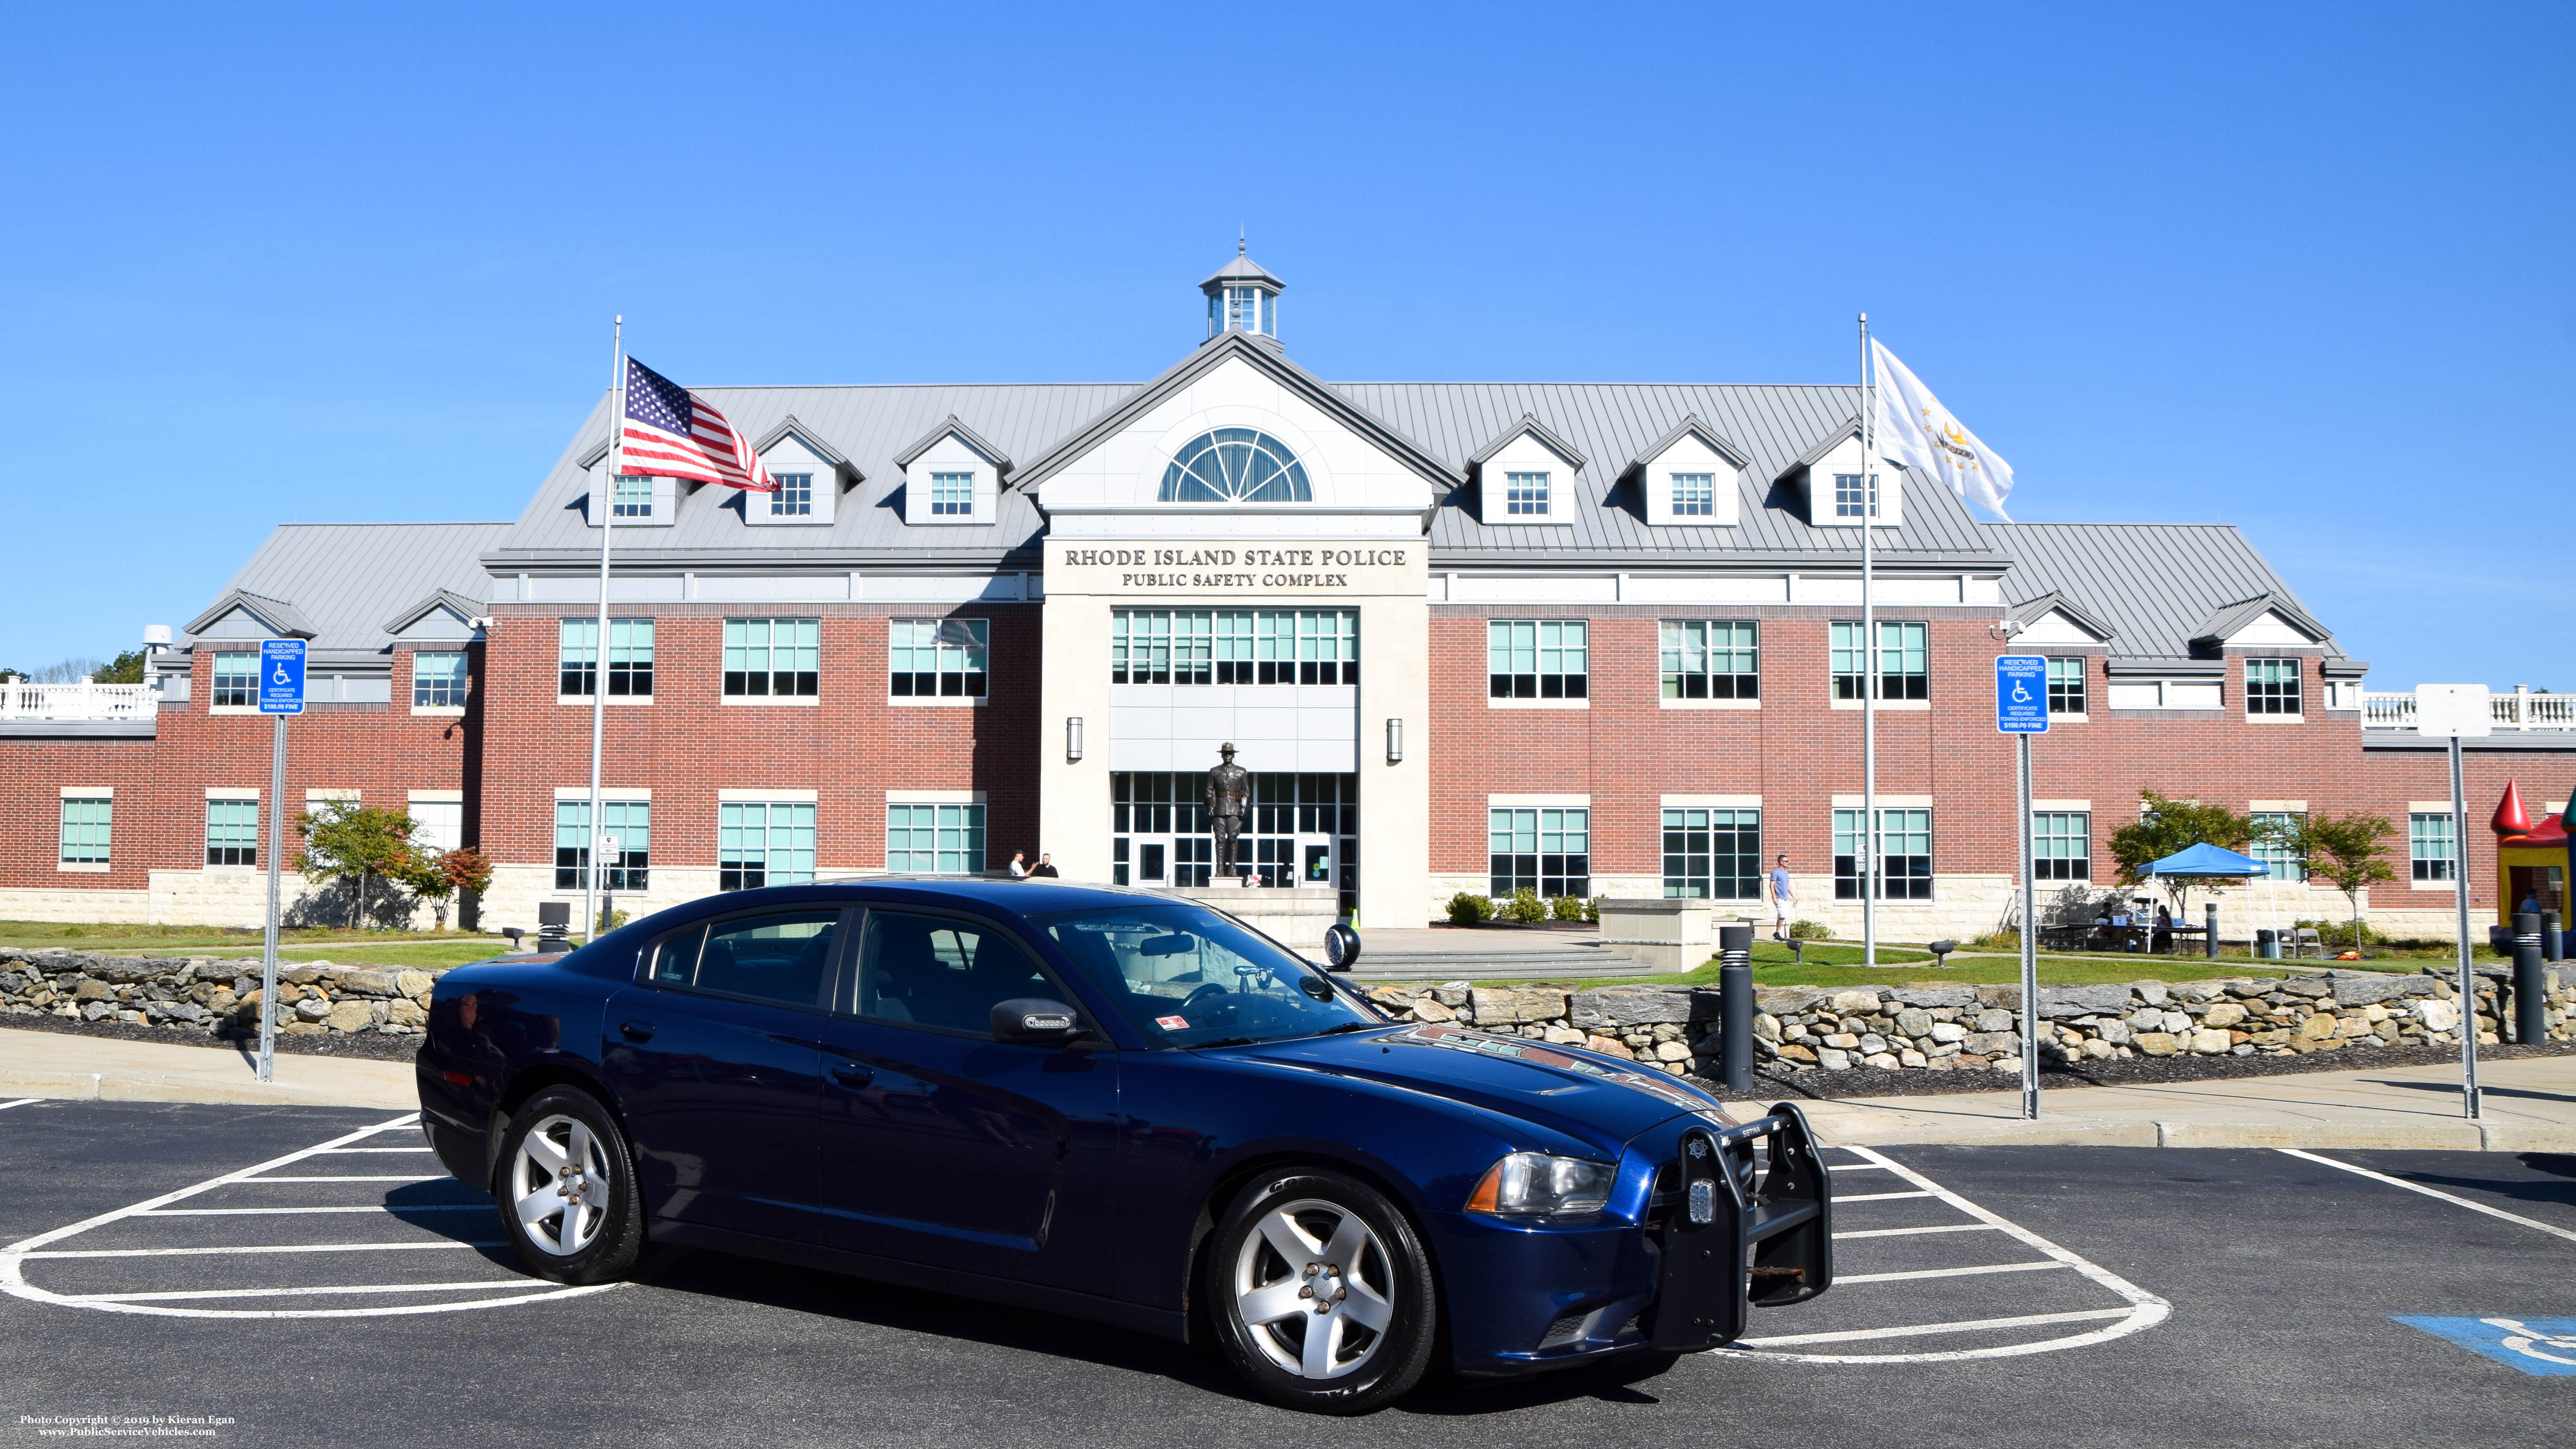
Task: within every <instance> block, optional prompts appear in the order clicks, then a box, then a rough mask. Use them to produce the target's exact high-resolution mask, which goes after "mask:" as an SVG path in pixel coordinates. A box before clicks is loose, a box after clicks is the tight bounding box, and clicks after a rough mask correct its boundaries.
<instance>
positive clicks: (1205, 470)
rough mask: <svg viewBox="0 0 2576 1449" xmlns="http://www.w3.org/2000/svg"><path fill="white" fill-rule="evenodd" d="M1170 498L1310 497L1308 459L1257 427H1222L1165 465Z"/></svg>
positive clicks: (1164, 496) (1162, 496)
mask: <svg viewBox="0 0 2576 1449" xmlns="http://www.w3.org/2000/svg"><path fill="white" fill-rule="evenodd" d="M1156 497H1157V499H1158V500H1159V501H1161V502H1164V503H1307V502H1311V501H1313V494H1312V492H1311V490H1310V489H1309V488H1308V486H1307V483H1306V465H1305V464H1303V463H1300V462H1298V461H1297V455H1296V454H1295V453H1293V452H1291V451H1289V448H1288V445H1287V444H1286V443H1283V442H1281V441H1279V440H1278V439H1277V438H1274V437H1272V436H1270V435H1269V434H1268V433H1265V432H1261V431H1259V430H1257V429H1253V428H1218V429H1216V430H1215V431H1213V432H1206V433H1201V434H1199V435H1198V436H1197V437H1195V438H1192V439H1190V440H1189V441H1188V442H1186V443H1184V444H1182V445H1181V450H1180V451H1179V452H1177V453H1175V454H1173V455H1172V461H1171V463H1170V465H1169V466H1167V467H1165V468H1164V469H1163V486H1162V488H1161V490H1160V491H1159V492H1158V493H1157V494H1156Z"/></svg>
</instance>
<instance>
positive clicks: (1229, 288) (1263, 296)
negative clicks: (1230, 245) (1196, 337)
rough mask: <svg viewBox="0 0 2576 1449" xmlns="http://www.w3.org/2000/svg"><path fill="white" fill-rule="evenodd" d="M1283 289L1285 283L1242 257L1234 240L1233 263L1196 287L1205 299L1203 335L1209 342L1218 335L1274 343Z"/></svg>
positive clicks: (1241, 248)
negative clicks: (1244, 334) (1238, 334)
mask: <svg viewBox="0 0 2576 1449" xmlns="http://www.w3.org/2000/svg"><path fill="white" fill-rule="evenodd" d="M1287 287H1288V284H1287V283H1285V282H1283V281H1281V280H1279V279H1278V278H1277V277H1274V276H1272V275H1270V274H1269V273H1268V272H1265V271H1263V270H1262V269H1261V265H1260V264H1259V263H1258V262H1255V261H1254V260H1252V258H1250V257H1247V256H1245V255H1244V254H1243V242H1242V240H1241V239H1240V238H1237V239H1236V241H1235V244H1234V260H1233V261H1230V262H1228V263H1226V264H1225V265H1224V266H1222V267H1220V268H1218V269H1217V272H1216V275H1214V276H1212V277H1210V278H1208V279H1207V280H1206V281H1204V282H1201V283H1199V290H1200V291H1202V292H1205V293H1207V299H1208V314H1207V316H1208V330H1207V335H1208V336H1209V337H1211V338H1213V337H1215V336H1216V335H1217V334H1218V333H1220V332H1249V333H1251V334H1252V335H1254V336H1255V337H1267V338H1269V339H1270V340H1272V341H1273V342H1276V341H1278V340H1279V294H1280V293H1281V292H1283V291H1285V290H1287Z"/></svg>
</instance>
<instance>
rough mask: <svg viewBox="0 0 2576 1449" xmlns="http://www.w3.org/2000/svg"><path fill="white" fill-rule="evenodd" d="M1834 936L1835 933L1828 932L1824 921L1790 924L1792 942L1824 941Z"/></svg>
mask: <svg viewBox="0 0 2576 1449" xmlns="http://www.w3.org/2000/svg"><path fill="white" fill-rule="evenodd" d="M1832 935H1833V932H1831V931H1828V930H1826V929H1825V923H1824V922H1822V921H1791V922H1790V923H1789V939H1790V940H1792V941H1822V940H1825V939H1827V938H1828V937H1830V936H1832Z"/></svg>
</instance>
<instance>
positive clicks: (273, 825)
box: [259, 714, 286, 1082]
mask: <svg viewBox="0 0 2576 1449" xmlns="http://www.w3.org/2000/svg"><path fill="white" fill-rule="evenodd" d="M285 854H286V716H284V715H282V714H279V715H271V716H269V730H268V934H267V938H266V944H265V945H264V946H263V947H262V948H261V950H260V954H259V1079H260V1080H261V1081H263V1082H273V1081H276V1080H277V873H278V870H279V861H280V857H282V856H284V855H285Z"/></svg>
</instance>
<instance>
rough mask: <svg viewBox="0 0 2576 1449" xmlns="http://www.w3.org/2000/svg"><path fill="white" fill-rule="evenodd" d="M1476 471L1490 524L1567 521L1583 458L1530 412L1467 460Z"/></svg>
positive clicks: (1477, 481) (1486, 520) (1571, 512)
mask: <svg viewBox="0 0 2576 1449" xmlns="http://www.w3.org/2000/svg"><path fill="white" fill-rule="evenodd" d="M1467 462H1468V465H1469V466H1470V467H1472V468H1474V469H1475V470H1476V487H1477V488H1478V490H1479V491H1480V492H1481V493H1482V494H1483V496H1484V507H1483V510H1482V512H1483V516H1484V520H1485V522H1486V523H1488V524H1511V523H1568V522H1571V521H1573V518H1574V489H1575V487H1576V482H1575V480H1576V478H1577V476H1578V475H1580V474H1581V473H1582V472H1583V469H1584V466H1585V459H1584V456H1583V455H1582V454H1581V453H1578V452H1576V451H1574V447H1573V445H1572V444H1570V443H1568V442H1566V441H1565V440H1564V439H1563V438H1560V437H1558V436H1557V435H1556V434H1554V433H1552V432H1550V431H1548V429H1547V427H1546V425H1545V424H1542V423H1541V422H1540V421H1539V420H1538V419H1537V418H1535V417H1532V416H1530V415H1529V414H1527V413H1523V414H1522V415H1521V420H1520V421H1519V422H1517V423H1514V424H1512V426H1511V428H1510V430H1509V431H1507V432H1505V433H1504V434H1503V435H1502V436H1501V437H1499V438H1496V439H1495V440H1494V441H1492V442H1490V443H1487V444H1486V445H1485V447H1484V449H1483V451H1481V452H1479V453H1477V454H1476V455H1475V456H1474V457H1472V458H1470V459H1468V460H1467Z"/></svg>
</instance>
